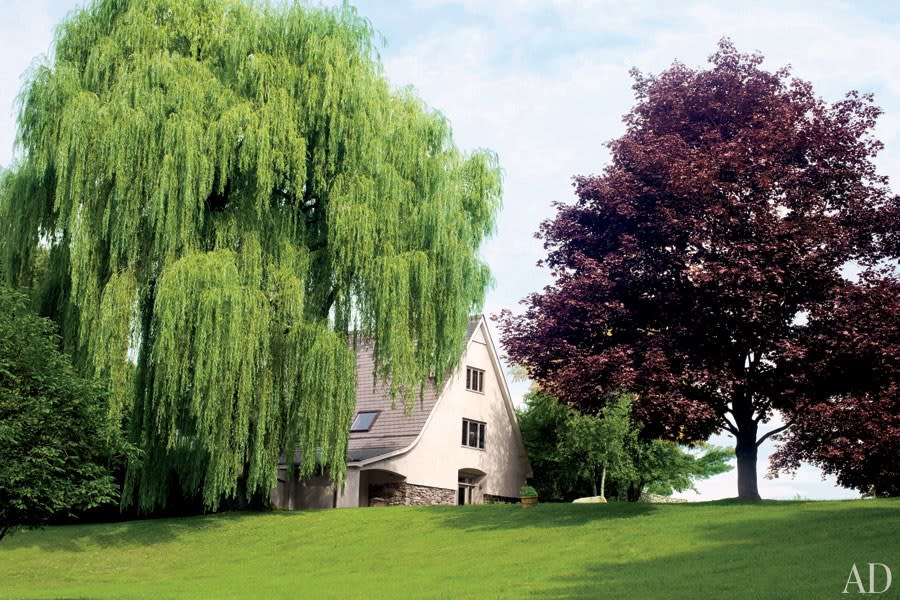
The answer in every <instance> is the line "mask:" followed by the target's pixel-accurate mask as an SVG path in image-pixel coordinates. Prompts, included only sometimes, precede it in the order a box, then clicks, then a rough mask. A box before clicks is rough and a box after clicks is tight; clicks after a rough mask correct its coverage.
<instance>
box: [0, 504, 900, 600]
mask: <svg viewBox="0 0 900 600" xmlns="http://www.w3.org/2000/svg"><path fill="white" fill-rule="evenodd" d="M869 562H880V563H885V564H887V565H889V566H890V567H891V569H892V571H893V575H894V583H893V585H892V587H891V589H890V590H888V592H887V593H885V594H882V595H881V596H879V598H898V597H900V501H896V500H869V501H846V502H777V503H775V502H766V503H761V504H756V505H748V504H737V503H729V502H721V503H705V504H681V505H627V504H618V503H614V504H608V505H571V504H565V505H563V504H558V505H550V504H544V505H540V506H538V507H537V508H534V509H529V510H523V509H522V508H521V507H520V506H517V505H505V506H503V505H501V506H465V507H427V508H406V507H392V508H369V509H348V510H327V511H313V512H283V513H268V514H222V515H211V516H205V517H195V518H186V519H160V520H146V521H132V522H127V523H116V524H109V525H75V526H66V527H51V528H47V529H45V530H42V531H25V532H20V533H17V534H15V535H13V536H12V537H10V538H7V539H5V540H3V541H2V542H0V597H3V598H32V597H35V598H41V597H43V598H60V597H65V598H101V597H105V598H145V597H146V598H174V597H178V598H465V597H468V598H507V597H508V598H516V597H534V598H581V597H584V598H638V599H648V598H731V599H735V598H840V597H844V598H846V597H847V595H842V594H841V592H842V590H843V589H844V586H845V584H846V582H847V578H848V576H849V574H850V569H851V565H852V564H853V563H856V564H857V565H858V568H859V571H860V573H861V575H862V577H863V578H864V579H865V580H866V581H867V579H868V566H867V563H869ZM879 574H880V571H879ZM883 585H884V584H883V582H882V583H880V584H879V586H878V587H877V588H876V589H881V587H883ZM850 591H852V592H855V591H856V588H855V587H854V586H851V588H850Z"/></svg>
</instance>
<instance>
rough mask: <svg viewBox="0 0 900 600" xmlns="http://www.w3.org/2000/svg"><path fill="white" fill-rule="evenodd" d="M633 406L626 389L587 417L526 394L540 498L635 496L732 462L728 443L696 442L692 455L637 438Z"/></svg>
mask: <svg viewBox="0 0 900 600" xmlns="http://www.w3.org/2000/svg"><path fill="white" fill-rule="evenodd" d="M630 405H631V397H630V396H629V395H624V394H623V395H621V396H619V397H618V398H617V399H616V401H614V402H613V403H612V404H611V405H610V406H608V407H607V408H606V412H605V413H604V414H603V415H585V414H581V413H579V412H578V411H576V410H574V409H572V408H570V407H568V406H565V405H564V404H561V403H560V402H559V401H558V400H556V399H555V398H554V397H553V396H551V395H549V394H547V393H545V392H541V391H532V392H529V393H528V394H526V395H525V409H524V410H521V411H519V415H518V416H519V427H520V428H521V430H522V438H523V440H524V442H525V448H526V450H527V452H528V458H529V460H530V461H531V466H532V469H533V471H534V477H533V478H532V481H533V483H534V485H535V487H537V488H538V489H540V491H541V496H542V497H544V498H548V499H554V500H572V499H574V498H577V497H579V496H587V495H593V496H598V495H604V496H606V492H607V491H609V490H612V492H611V495H612V496H615V497H621V498H623V499H627V500H631V501H636V500H639V499H640V497H641V494H642V493H643V492H644V491H649V492H652V493H655V494H660V495H665V496H668V495H670V494H672V492H674V491H678V492H681V491H684V490H687V489H693V483H694V481H695V480H698V479H706V478H708V477H711V476H713V475H717V474H719V473H724V472H726V471H728V470H730V469H731V468H732V467H731V465H729V464H728V463H729V461H730V460H731V459H732V458H733V457H734V452H732V451H731V450H728V449H725V448H717V447H715V446H706V445H700V446H699V449H700V450H702V454H700V455H697V454H696V449H695V450H691V449H685V448H682V447H680V446H679V445H678V444H675V443H672V442H668V441H664V440H644V439H641V438H640V436H639V433H640V432H639V428H640V426H639V425H636V424H633V423H632V422H630V420H629V409H630ZM607 420H608V422H606V423H604V421H607ZM604 467H605V470H606V472H607V473H606V477H604ZM604 479H606V481H604Z"/></svg>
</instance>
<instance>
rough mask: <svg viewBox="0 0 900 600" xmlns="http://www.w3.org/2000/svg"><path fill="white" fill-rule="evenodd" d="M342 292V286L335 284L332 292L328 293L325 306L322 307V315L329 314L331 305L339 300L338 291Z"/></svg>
mask: <svg viewBox="0 0 900 600" xmlns="http://www.w3.org/2000/svg"><path fill="white" fill-rule="evenodd" d="M339 290H340V286H338V285H337V284H335V285H334V286H333V287H332V288H331V291H330V292H328V297H327V298H325V305H324V306H323V307H322V314H323V315H326V316H327V315H328V312H329V311H330V310H331V305H332V304H334V301H335V299H336V298H337V295H338V291H339Z"/></svg>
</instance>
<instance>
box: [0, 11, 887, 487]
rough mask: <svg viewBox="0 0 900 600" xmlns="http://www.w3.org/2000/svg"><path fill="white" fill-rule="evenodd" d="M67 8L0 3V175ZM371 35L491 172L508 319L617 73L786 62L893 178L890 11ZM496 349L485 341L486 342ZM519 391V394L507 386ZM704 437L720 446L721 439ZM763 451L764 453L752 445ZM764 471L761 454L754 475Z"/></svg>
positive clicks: (452, 20)
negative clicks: (864, 139) (720, 60)
mask: <svg viewBox="0 0 900 600" xmlns="http://www.w3.org/2000/svg"><path fill="white" fill-rule="evenodd" d="M83 3H84V2H80V1H74V0H0V40H3V42H2V44H3V48H2V50H3V57H4V60H3V61H2V64H0V165H9V164H10V162H11V160H12V147H13V139H14V135H15V120H14V108H13V102H14V98H15V96H16V94H17V93H18V90H19V89H20V87H21V75H22V73H23V72H24V71H26V70H27V69H28V67H29V65H30V64H31V63H32V60H33V59H34V58H35V57H36V56H38V55H39V54H42V53H45V52H47V51H48V49H49V48H50V43H51V40H52V30H53V26H54V25H55V24H56V23H57V22H59V20H60V19H62V18H63V17H64V16H65V15H66V14H67V13H68V12H69V11H70V10H72V9H73V8H74V7H76V6H79V5H82V4H83ZM355 5H356V6H357V8H358V11H359V13H360V14H361V15H363V16H364V17H367V18H368V19H369V20H370V21H371V22H372V24H373V25H374V27H375V29H376V30H378V31H379V32H381V33H382V34H383V35H384V37H385V38H386V40H387V44H386V45H385V46H384V47H383V48H382V49H381V57H382V62H383V64H384V68H385V72H386V74H387V76H388V77H389V78H390V80H391V81H392V82H393V84H394V85H396V86H398V87H400V86H406V85H412V86H414V87H415V89H416V90H417V92H418V94H419V95H420V96H421V97H422V98H423V99H424V100H425V101H426V102H427V103H428V104H429V105H431V106H432V107H435V108H436V109H438V110H440V111H441V112H443V113H444V114H445V115H446V116H447V117H448V118H449V119H450V122H451V123H452V124H453V129H454V134H455V136H456V140H457V143H458V144H459V145H460V146H461V147H462V148H464V149H474V148H479V147H487V148H491V149H493V150H495V151H496V152H497V153H498V154H499V156H500V163H501V166H502V167H503V170H504V209H503V212H502V214H501V215H500V218H499V221H498V228H497V234H496V236H495V237H494V238H493V239H492V240H491V241H490V242H488V244H487V245H486V246H485V247H484V251H483V254H484V257H485V258H486V260H487V261H488V262H489V263H490V265H491V267H492V270H493V272H494V276H495V279H496V286H495V288H494V290H493V291H492V292H491V293H490V294H489V296H488V298H487V302H486V306H485V311H486V312H487V313H488V314H491V313H496V312H497V311H499V310H500V309H502V308H510V309H513V310H516V308H517V306H518V304H517V303H518V302H519V300H520V299H522V298H523V297H525V296H526V295H527V294H528V293H530V292H533V291H539V290H540V289H541V288H542V287H543V286H544V285H546V284H547V283H549V277H548V275H547V273H546V272H545V271H543V270H541V269H538V268H537V267H536V266H535V263H536V261H537V260H538V259H540V258H541V257H542V255H543V248H542V245H541V242H540V241H539V240H536V239H534V237H533V233H534V232H535V231H536V230H537V228H538V225H539V224H540V222H541V221H542V220H544V219H546V218H548V217H550V216H552V214H553V211H552V208H551V203H552V202H556V201H563V202H565V201H570V200H571V199H572V189H571V178H572V176H573V175H585V174H592V173H599V172H601V171H602V169H603V167H604V166H605V164H606V162H607V160H608V153H607V152H606V149H605V146H604V144H605V143H606V142H607V141H609V140H611V139H613V138H615V137H617V136H619V135H621V133H622V132H623V130H624V128H623V125H622V121H621V117H622V115H624V114H625V113H626V112H627V111H628V110H629V108H630V107H631V105H632V103H633V96H632V93H631V80H630V77H629V75H628V71H629V69H631V68H632V67H637V68H638V69H640V70H641V71H644V72H651V73H655V72H659V71H660V70H662V69H665V68H666V67H668V66H669V65H671V63H672V61H673V60H676V59H677V60H679V61H681V62H683V63H685V64H687V65H690V66H700V65H702V64H704V63H705V61H706V57H707V56H709V55H710V54H711V53H713V52H714V51H715V47H716V42H717V41H718V40H719V39H720V38H721V37H723V36H729V37H731V39H732V40H733V41H734V42H735V44H736V45H737V47H738V48H739V49H741V50H742V51H745V52H749V51H757V50H758V51H760V52H761V53H762V54H763V55H765V57H766V63H765V65H766V66H767V67H768V68H770V69H776V68H778V67H781V66H783V65H786V64H790V65H791V66H792V68H793V73H794V74H795V75H796V76H798V77H800V78H802V79H806V80H809V81H811V82H812V83H813V85H814V88H815V90H816V92H817V93H818V94H820V95H822V96H823V97H824V98H825V99H826V100H837V99H839V98H840V97H842V95H843V94H844V92H846V91H848V90H850V89H858V90H860V91H863V92H873V93H874V94H875V97H876V103H877V104H878V105H880V106H881V107H882V108H883V109H884V111H885V114H884V115H883V116H882V118H881V120H880V121H879V125H878V128H877V135H878V137H879V138H880V139H881V141H882V142H884V144H885V149H884V151H883V152H882V154H881V155H880V157H879V159H878V165H879V168H880V171H881V172H882V173H883V174H885V175H888V176H889V177H890V178H891V181H892V182H893V188H894V189H895V190H896V189H897V188H898V184H897V182H898V181H900V75H898V74H900V3H896V2H891V1H883V2H875V1H871V2H863V1H850V0H848V1H844V2H841V1H829V0H817V1H803V0H801V1H792V2H784V1H780V2H769V1H758V2H752V3H750V2H723V1H714V0H686V1H679V2H661V1H651V0H492V1H484V0H358V2H356V3H355ZM495 339H496V335H495ZM512 387H513V391H514V394H516V395H518V396H521V394H522V393H523V392H524V391H525V390H526V389H527V384H524V383H519V384H513V386H512ZM717 442H718V443H721V444H727V445H731V443H732V440H730V438H726V437H723V438H721V439H718V440H717ZM762 450H763V451H764V453H766V454H767V453H768V452H770V451H771V444H769V443H767V444H766V445H764V446H763V448H762ZM765 470H766V465H765V461H764V459H763V460H761V464H760V472H761V473H764V472H765ZM735 482H736V476H735V474H734V473H733V472H732V473H730V474H725V475H721V476H718V477H716V478H714V479H713V480H710V481H709V482H705V483H702V484H700V486H699V489H700V491H701V495H700V496H697V495H695V494H693V493H688V494H686V495H685V497H688V498H691V499H710V498H717V497H728V496H734V495H735V494H736V483H735ZM760 491H761V493H762V495H763V496H764V497H770V498H791V497H794V496H797V495H799V496H802V497H807V498H838V497H856V494H855V493H854V492H850V491H847V490H841V489H839V488H836V487H835V486H834V483H833V481H832V480H827V481H821V475H820V474H819V472H818V471H817V470H815V469H813V468H811V467H804V468H802V469H801V470H800V471H799V472H798V473H797V476H796V478H795V479H791V478H786V477H783V478H780V479H777V480H766V479H761V480H760Z"/></svg>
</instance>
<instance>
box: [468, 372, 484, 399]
mask: <svg viewBox="0 0 900 600" xmlns="http://www.w3.org/2000/svg"><path fill="white" fill-rule="evenodd" d="M466 389H467V390H470V391H473V392H481V393H482V394H483V393H484V371H483V370H482V369H476V368H475V367H466Z"/></svg>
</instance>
